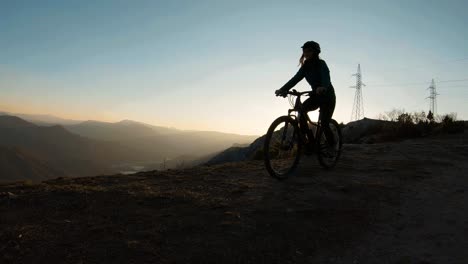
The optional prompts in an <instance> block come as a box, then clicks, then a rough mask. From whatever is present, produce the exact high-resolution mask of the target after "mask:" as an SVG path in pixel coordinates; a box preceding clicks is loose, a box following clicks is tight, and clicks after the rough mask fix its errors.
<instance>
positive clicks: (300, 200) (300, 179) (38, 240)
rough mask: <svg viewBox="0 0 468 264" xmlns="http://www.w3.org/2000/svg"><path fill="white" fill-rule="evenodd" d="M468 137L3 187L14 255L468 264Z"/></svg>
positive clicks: (75, 259) (14, 259)
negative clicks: (291, 168) (276, 163)
mask: <svg viewBox="0 0 468 264" xmlns="http://www.w3.org/2000/svg"><path fill="white" fill-rule="evenodd" d="M467 156H468V137H467V135H466V133H465V134H455V135H446V136H438V137H431V138H424V139H418V140H407V141H403V142H399V143H379V144H372V145H367V144H359V145H345V148H344V152H343V156H342V160H340V163H339V164H338V166H337V167H336V168H335V169H334V170H323V169H321V168H320V167H319V166H318V164H317V161H316V160H315V157H310V158H305V159H303V160H302V161H301V164H300V165H299V169H298V171H297V173H296V174H295V175H294V176H293V177H292V178H290V179H288V180H286V181H283V182H279V181H277V180H274V179H272V178H270V177H269V176H268V175H267V174H266V172H265V170H264V167H263V164H262V162H261V161H259V162H255V161H251V162H240V163H226V164H222V165H215V166H201V167H196V168H192V169H186V170H169V171H165V172H157V171H150V172H144V173H138V174H134V175H125V176H123V175H114V176H100V177H87V178H74V179H68V178H59V179H55V180H50V181H46V182H43V183H42V184H38V185H27V186H25V185H21V184H3V185H0V216H1V217H0V241H4V243H2V246H1V247H0V258H1V259H0V262H2V263H31V262H41V263H116V262H118V263H467V262H468V252H467V251H466V237H468V230H467V229H466V225H467V224H468V222H467V221H466V219H468V178H467V177H464V176H465V175H467V174H468V164H467V163H466V157H467Z"/></svg>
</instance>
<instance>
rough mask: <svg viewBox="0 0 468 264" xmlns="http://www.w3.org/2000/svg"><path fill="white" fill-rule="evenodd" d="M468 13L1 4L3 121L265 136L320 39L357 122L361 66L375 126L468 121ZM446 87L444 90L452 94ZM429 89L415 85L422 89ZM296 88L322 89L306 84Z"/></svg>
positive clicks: (385, 6)
mask: <svg viewBox="0 0 468 264" xmlns="http://www.w3.org/2000/svg"><path fill="white" fill-rule="evenodd" d="M466 10H468V2H467V1H311V0H308V1H215V0H213V1H177V0H175V1H104V0H101V1H84V0H83V1H20V0H18V1H1V2H0V18H1V20H0V110H9V111H13V112H26V113H41V114H44V113H45V114H54V115H57V116H61V117H67V118H78V119H97V120H109V121H117V120H120V119H133V120H138V121H143V122H147V123H151V124H156V125H165V126H173V127H177V128H182V129H201V130H217V131H226V132H234V133H241V134H263V133H264V132H266V130H267V128H268V125H269V124H270V123H271V121H272V120H273V119H274V118H275V117H276V116H278V115H281V114H285V113H286V111H287V109H288V107H289V104H288V102H287V100H286V99H283V98H277V97H275V96H274V90H276V89H278V88H279V87H281V86H282V85H283V84H284V83H285V82H286V81H288V80H289V79H290V78H291V77H292V76H293V75H294V74H295V73H296V71H297V70H298V67H297V63H298V59H299V56H300V52H301V49H300V46H301V45H302V43H303V42H305V41H307V40H315V41H317V42H319V43H320V44H321V46H322V54H321V57H322V58H323V59H324V60H325V61H327V63H328V65H329V68H330V70H331V78H332V82H333V84H334V86H335V89H336V93H337V107H336V110H335V115H334V118H335V119H337V120H338V121H343V122H348V121H349V119H350V116H351V108H352V104H353V99H354V89H350V88H349V86H351V85H353V84H354V82H355V79H354V77H352V76H351V74H353V73H355V71H356V68H357V64H358V63H360V64H361V68H362V73H363V81H364V83H366V84H367V86H366V87H364V90H363V96H364V107H365V115H366V116H367V117H371V118H372V117H376V116H377V115H378V114H379V113H382V112H385V111H389V110H391V109H392V108H404V109H405V110H407V111H419V110H426V111H427V110H428V106H429V101H428V100H427V99H425V98H426V97H427V96H428V95H429V91H427V90H426V89H427V87H428V85H429V83H430V81H431V79H432V78H434V79H435V81H436V84H437V91H438V93H440V96H439V98H438V112H439V113H450V112H457V113H458V117H459V118H460V119H468V106H467V105H468V104H467V99H468V93H467V90H468V89H467V88H468V81H460V82H445V81H447V80H460V79H461V80H468V49H467V47H468V29H467V26H466V25H468V16H467V15H466ZM439 81H440V82H439ZM412 83H416V84H412ZM297 89H302V90H303V89H310V88H309V86H308V85H307V82H306V81H305V80H303V81H302V82H301V83H299V84H298V85H297Z"/></svg>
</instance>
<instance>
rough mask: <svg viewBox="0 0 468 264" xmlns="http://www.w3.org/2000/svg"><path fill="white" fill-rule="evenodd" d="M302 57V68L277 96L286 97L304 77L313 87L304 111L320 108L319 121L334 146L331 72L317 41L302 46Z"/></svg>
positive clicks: (333, 93)
mask: <svg viewBox="0 0 468 264" xmlns="http://www.w3.org/2000/svg"><path fill="white" fill-rule="evenodd" d="M301 48H302V55H301V58H300V59H299V65H300V66H301V68H300V69H299V71H298V72H297V73H296V75H294V77H292V78H291V80H289V81H288V82H287V83H286V84H285V85H283V87H281V88H280V89H278V90H276V91H275V94H276V96H283V97H286V95H287V94H286V93H287V92H288V91H289V90H290V89H291V88H293V87H294V86H295V85H296V84H297V83H298V82H300V81H301V80H302V79H303V78H304V77H305V79H306V80H307V82H308V83H309V84H310V86H311V87H312V93H311V94H310V97H309V98H307V99H306V100H305V101H304V103H303V107H304V109H305V110H306V111H307V112H309V111H313V110H316V109H318V108H320V115H319V120H321V122H322V127H324V128H325V130H324V132H325V136H326V137H327V141H328V142H329V143H330V145H332V144H334V142H333V135H332V132H331V131H330V128H329V125H328V124H329V122H330V120H331V118H332V115H333V112H334V110H335V104H336V96H335V89H334V88H333V85H332V83H331V80H330V70H329V69H328V66H327V64H326V63H325V61H324V60H322V59H321V58H320V57H319V54H320V51H321V50H320V45H319V44H318V43H317V42H315V41H307V42H306V43H304V45H302V47H301Z"/></svg>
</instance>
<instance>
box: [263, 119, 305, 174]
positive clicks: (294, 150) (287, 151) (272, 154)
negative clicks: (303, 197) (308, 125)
mask: <svg viewBox="0 0 468 264" xmlns="http://www.w3.org/2000/svg"><path fill="white" fill-rule="evenodd" d="M299 133H300V132H299V127H298V126H297V123H296V121H295V120H294V119H292V118H291V117H289V116H281V117H278V118H277V119H276V120H275V121H273V123H272V124H271V125H270V128H269V129H268V132H267V134H266V136H265V143H264V147H263V153H264V160H265V167H266V169H267V171H268V173H269V174H270V175H271V176H272V177H274V178H276V179H279V180H283V179H285V178H287V177H289V176H290V175H291V174H292V172H293V171H294V169H295V168H296V166H297V164H298V163H299V159H300V157H301V148H302V144H301V142H300V134H299Z"/></svg>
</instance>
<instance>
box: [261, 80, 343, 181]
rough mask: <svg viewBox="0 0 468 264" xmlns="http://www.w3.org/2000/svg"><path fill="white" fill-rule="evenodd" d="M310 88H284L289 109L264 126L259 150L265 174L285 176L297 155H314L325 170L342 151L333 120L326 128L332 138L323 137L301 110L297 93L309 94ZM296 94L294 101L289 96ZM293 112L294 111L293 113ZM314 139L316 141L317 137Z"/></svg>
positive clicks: (324, 134) (292, 167)
mask: <svg viewBox="0 0 468 264" xmlns="http://www.w3.org/2000/svg"><path fill="white" fill-rule="evenodd" d="M310 93H312V91H307V92H298V91H296V90H294V89H293V90H292V91H288V92H287V94H288V95H290V96H289V102H290V104H291V106H292V109H289V110H288V115H285V116H280V117H278V118H277V119H276V120H275V121H273V123H272V124H271V125H270V127H269V128H268V132H267V134H266V136H265V141H264V147H263V153H264V162H265V166H266V169H267V171H268V173H269V174H270V175H271V176H272V177H274V178H277V179H279V180H283V179H286V178H288V177H289V176H290V175H291V174H292V173H293V172H294V170H295V169H296V167H297V165H298V163H299V160H300V158H301V155H302V154H303V153H302V152H303V148H304V149H305V150H304V154H306V155H312V154H314V153H316V154H317V158H318V161H319V163H320V165H321V166H322V167H324V168H325V169H330V168H333V167H334V166H335V165H336V163H337V162H338V159H339V157H340V155H341V152H342V147H343V139H342V136H341V129H340V126H339V125H338V123H337V122H336V121H335V120H333V119H332V120H330V122H329V127H330V131H331V133H329V134H328V135H329V137H330V136H331V135H332V136H333V139H331V138H330V139H327V136H326V134H327V133H325V132H324V129H323V128H322V126H321V121H320V117H319V119H318V122H312V121H311V120H310V118H309V116H308V115H307V111H305V109H303V106H302V102H301V96H303V95H306V94H308V95H310ZM294 96H296V100H295V103H293V102H294V101H293V97H294ZM294 112H297V114H293V113H294ZM317 139H318V140H317Z"/></svg>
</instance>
